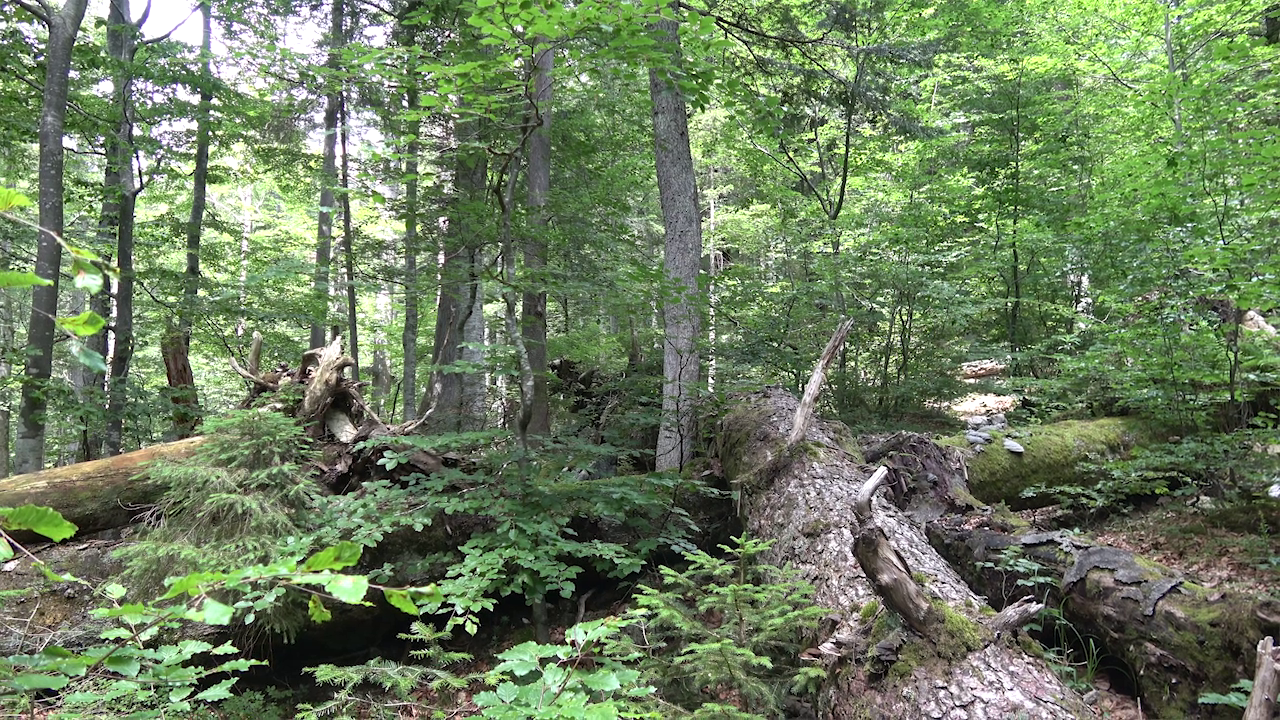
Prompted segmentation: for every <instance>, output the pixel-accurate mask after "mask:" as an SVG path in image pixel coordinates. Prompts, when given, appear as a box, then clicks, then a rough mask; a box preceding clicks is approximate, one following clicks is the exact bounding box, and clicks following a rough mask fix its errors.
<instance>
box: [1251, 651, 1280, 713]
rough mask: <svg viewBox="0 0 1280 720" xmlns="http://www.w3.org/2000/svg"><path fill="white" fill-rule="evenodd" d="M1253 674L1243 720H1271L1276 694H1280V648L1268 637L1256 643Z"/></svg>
mask: <svg viewBox="0 0 1280 720" xmlns="http://www.w3.org/2000/svg"><path fill="white" fill-rule="evenodd" d="M1254 664H1255V665H1257V668H1258V669H1257V671H1256V672H1255V673H1254V674H1253V692H1252V693H1250V695H1249V704H1248V705H1247V706H1245V709H1244V718H1243V720H1271V718H1272V717H1274V715H1275V709H1276V694H1277V693H1280V648H1277V647H1276V644H1275V640H1273V639H1272V638H1271V636H1270V635H1268V636H1267V637H1265V638H1263V639H1262V640H1259V641H1258V654H1257V659H1256V660H1255V663H1254Z"/></svg>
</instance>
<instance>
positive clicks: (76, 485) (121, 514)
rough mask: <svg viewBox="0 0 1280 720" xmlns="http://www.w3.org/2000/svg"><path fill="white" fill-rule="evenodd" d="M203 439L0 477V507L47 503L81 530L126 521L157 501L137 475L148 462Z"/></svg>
mask: <svg viewBox="0 0 1280 720" xmlns="http://www.w3.org/2000/svg"><path fill="white" fill-rule="evenodd" d="M203 441H204V438H202V437H195V438H189V439H187V440H179V441H178V442H171V443H164V444H162V445H152V446H151V447H148V448H144V449H142V450H135V451H134V452H131V453H125V454H123V455H116V456H115V457H110V458H106V459H103V460H94V461H92V462H83V463H76V464H75V465H66V466H64V467H58V468H51V469H49V470H42V471H40V472H35V473H30V474H26V475H15V476H13V477H11V478H7V479H5V480H2V481H0V506H2V507H14V506H17V505H26V504H28V503H30V504H32V505H46V506H48V507H51V508H53V509H54V510H57V511H58V512H60V513H62V515H63V517H65V518H66V519H68V520H70V521H71V522H73V523H75V524H76V526H77V527H78V528H80V533H81V534H83V533H87V532H93V531H95V530H104V529H107V528H113V527H119V526H121V525H127V524H128V523H130V522H132V521H133V518H134V516H135V515H137V514H138V513H139V512H141V511H142V510H144V509H145V507H144V506H145V505H147V504H148V503H150V502H152V501H153V500H155V495H156V492H157V490H156V488H155V487H153V486H151V485H149V484H148V483H144V482H142V481H141V480H139V479H137V476H138V475H140V474H141V473H142V472H143V471H144V470H145V469H146V466H147V464H148V463H151V462H154V461H156V460H176V459H179V458H185V457H188V456H190V455H191V453H192V452H193V451H194V450H195V449H196V447H198V446H199V445H200V443H201V442H203Z"/></svg>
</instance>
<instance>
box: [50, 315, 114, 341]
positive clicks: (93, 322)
mask: <svg viewBox="0 0 1280 720" xmlns="http://www.w3.org/2000/svg"><path fill="white" fill-rule="evenodd" d="M106 325H107V321H106V320H103V319H102V317H101V316H99V315H98V313H96V312H93V311H92V310H86V311H85V312H82V313H80V314H79V315H76V316H75V317H70V318H58V327H60V328H62V329H63V330H65V331H66V332H69V333H71V334H72V335H75V336H76V337H88V336H90V335H96V334H97V333H98V331H99V330H101V329H102V328H104V327H106Z"/></svg>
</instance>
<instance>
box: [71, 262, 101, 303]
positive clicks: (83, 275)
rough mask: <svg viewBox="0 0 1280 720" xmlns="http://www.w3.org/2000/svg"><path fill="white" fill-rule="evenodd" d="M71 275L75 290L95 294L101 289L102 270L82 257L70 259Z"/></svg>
mask: <svg viewBox="0 0 1280 720" xmlns="http://www.w3.org/2000/svg"><path fill="white" fill-rule="evenodd" d="M71 275H72V277H73V278H74V280H73V282H74V283H75V286H76V289H77V290H84V291H85V292H86V293H88V294H89V295H96V294H97V293H98V291H99V290H102V284H103V279H102V271H101V270H99V269H98V268H96V267H94V266H93V264H92V263H90V262H88V261H86V260H84V259H82V258H79V257H77V258H75V259H74V260H72V262H71Z"/></svg>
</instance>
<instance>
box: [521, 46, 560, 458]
mask: <svg viewBox="0 0 1280 720" xmlns="http://www.w3.org/2000/svg"><path fill="white" fill-rule="evenodd" d="M533 57H534V63H533V65H534V70H533V94H532V97H531V98H530V99H529V109H530V122H532V123H533V124H534V128H533V131H532V132H531V133H530V134H529V172H528V175H529V180H528V183H529V188H528V190H529V192H528V200H527V205H528V206H529V215H530V217H529V237H528V238H527V240H526V241H525V248H524V269H525V272H526V273H527V274H528V275H529V280H527V281H526V282H529V283H531V284H533V285H534V286H535V287H532V288H526V289H525V291H524V297H523V300H522V306H521V311H520V312H521V324H520V327H521V333H522V334H523V337H524V346H525V351H526V352H527V353H528V358H529V369H530V372H531V373H532V374H533V377H532V381H533V390H532V397H531V399H530V403H531V407H530V408H529V409H528V410H524V409H522V416H525V415H527V417H528V421H527V428H526V429H525V432H527V433H528V434H529V435H533V436H538V435H546V434H548V433H550V432H551V407H550V402H549V400H548V397H547V292H546V290H544V289H542V287H541V286H542V284H543V283H545V282H546V279H545V278H544V277H539V273H542V272H543V271H544V270H545V268H546V265H547V244H548V243H547V237H546V235H547V232H548V231H549V229H550V228H549V225H550V222H549V218H548V217H547V200H548V195H549V194H550V193H551V99H552V89H551V73H552V71H553V69H554V67H555V48H554V47H553V46H552V45H550V43H548V42H546V40H545V39H536V38H535V40H534V53H533Z"/></svg>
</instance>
